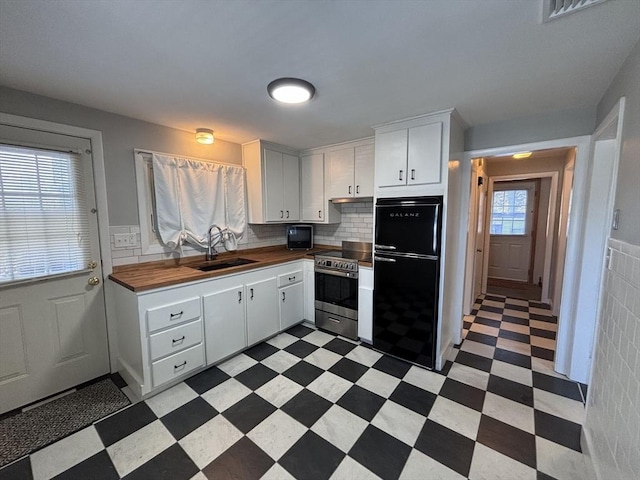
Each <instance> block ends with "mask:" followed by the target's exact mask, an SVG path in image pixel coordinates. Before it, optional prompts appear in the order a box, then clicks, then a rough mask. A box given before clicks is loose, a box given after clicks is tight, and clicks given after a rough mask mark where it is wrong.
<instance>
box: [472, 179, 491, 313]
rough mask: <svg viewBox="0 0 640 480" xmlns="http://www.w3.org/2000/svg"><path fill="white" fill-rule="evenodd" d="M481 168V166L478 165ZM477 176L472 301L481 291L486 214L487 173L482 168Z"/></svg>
mask: <svg viewBox="0 0 640 480" xmlns="http://www.w3.org/2000/svg"><path fill="white" fill-rule="evenodd" d="M480 168H482V167H480ZM478 178H482V185H481V186H479V187H478V189H477V190H476V195H477V200H476V205H477V217H476V229H475V230H476V231H475V235H476V250H475V252H474V267H473V299H472V300H473V301H474V302H475V299H476V298H478V296H479V295H480V294H481V293H482V266H483V265H484V231H485V228H484V226H485V222H486V218H485V215H486V214H487V180H488V179H487V175H486V174H485V173H484V170H481V171H479V172H478Z"/></svg>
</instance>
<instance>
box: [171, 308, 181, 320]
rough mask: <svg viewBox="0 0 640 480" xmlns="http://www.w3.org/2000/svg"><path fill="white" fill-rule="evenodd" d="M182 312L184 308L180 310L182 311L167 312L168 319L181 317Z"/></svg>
mask: <svg viewBox="0 0 640 480" xmlns="http://www.w3.org/2000/svg"><path fill="white" fill-rule="evenodd" d="M183 313H184V310H182V311H180V312H178V313H170V314H169V319H170V320H173V319H174V318H176V317H181V316H182V314H183Z"/></svg>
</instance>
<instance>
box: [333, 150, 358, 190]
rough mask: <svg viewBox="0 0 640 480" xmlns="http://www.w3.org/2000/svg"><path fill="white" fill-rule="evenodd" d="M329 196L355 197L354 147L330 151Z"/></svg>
mask: <svg viewBox="0 0 640 480" xmlns="http://www.w3.org/2000/svg"><path fill="white" fill-rule="evenodd" d="M328 157H329V172H330V175H331V185H329V192H330V193H329V198H330V199H331V198H342V197H353V192H354V189H353V162H354V150H353V148H345V149H343V150H336V151H335V152H329V154H328Z"/></svg>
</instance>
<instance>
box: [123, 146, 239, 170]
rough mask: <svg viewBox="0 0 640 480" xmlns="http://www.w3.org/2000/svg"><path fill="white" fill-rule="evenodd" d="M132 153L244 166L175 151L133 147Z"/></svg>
mask: <svg viewBox="0 0 640 480" xmlns="http://www.w3.org/2000/svg"><path fill="white" fill-rule="evenodd" d="M133 153H134V155H154V154H155V155H166V156H167V157H178V158H185V159H187V160H197V161H199V162H207V163H215V164H219V165H229V166H230V167H241V168H244V165H242V164H237V163H230V162H220V161H218V160H212V159H210V158H198V157H189V156H186V155H178V154H176V153H166V152H156V151H155V150H147V149H142V148H134V149H133Z"/></svg>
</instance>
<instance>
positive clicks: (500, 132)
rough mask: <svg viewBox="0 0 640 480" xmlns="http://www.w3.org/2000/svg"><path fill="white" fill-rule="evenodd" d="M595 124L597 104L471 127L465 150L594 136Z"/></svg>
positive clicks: (467, 133) (465, 138)
mask: <svg viewBox="0 0 640 480" xmlns="http://www.w3.org/2000/svg"><path fill="white" fill-rule="evenodd" d="M595 125H596V108H595V106H594V107H589V108H580V109H573V110H563V111H557V112H551V113H545V114H542V115H534V116H530V117H521V118H514V119H512V120H507V121H505V122H496V123H487V124H485V125H478V126H475V127H471V128H469V129H467V131H466V132H465V135H464V149H465V150H467V151H469V150H480V149H483V148H492V147H504V146H506V145H520V144H522V143H530V142H541V141H544V140H555V139H558V138H568V137H578V136H581V135H591V134H592V133H593V130H594V129H595Z"/></svg>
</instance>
